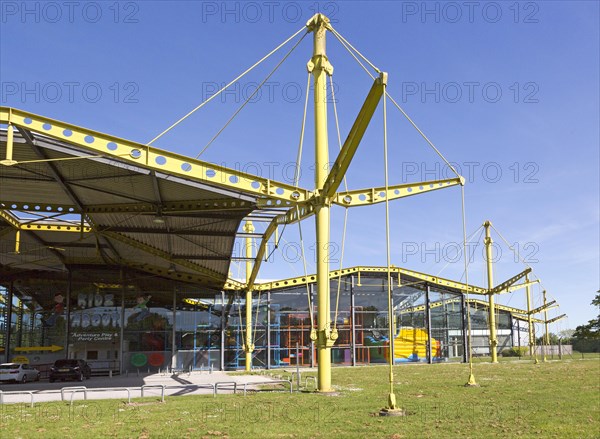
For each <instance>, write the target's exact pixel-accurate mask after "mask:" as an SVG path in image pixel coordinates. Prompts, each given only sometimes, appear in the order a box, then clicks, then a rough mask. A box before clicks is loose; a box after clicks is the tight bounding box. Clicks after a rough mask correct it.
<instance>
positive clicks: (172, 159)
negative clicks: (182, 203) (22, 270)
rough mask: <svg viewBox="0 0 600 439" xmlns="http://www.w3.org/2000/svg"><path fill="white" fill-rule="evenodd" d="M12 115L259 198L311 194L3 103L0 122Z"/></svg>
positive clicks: (291, 199)
mask: <svg viewBox="0 0 600 439" xmlns="http://www.w3.org/2000/svg"><path fill="white" fill-rule="evenodd" d="M9 118H10V122H11V123H12V124H13V125H14V126H17V127H22V128H24V129H26V130H30V131H33V132H37V133H41V134H44V135H46V136H49V137H52V138H55V139H59V140H62V141H64V142H67V143H70V144H73V145H77V146H78V147H79V148H82V149H84V150H86V151H90V152H93V153H95V154H98V155H102V156H104V157H113V158H115V159H117V160H119V161H121V162H125V163H130V164H133V165H135V166H142V167H145V168H148V169H152V170H155V171H159V172H161V173H168V174H171V175H176V176H179V177H182V178H186V179H190V180H194V181H200V182H202V183H204V184H207V185H210V186H215V187H222V188H226V189H229V190H233V191H237V192H244V193H248V194H252V195H255V196H257V197H259V198H270V199H273V200H281V202H282V205H283V206H291V205H294V204H296V203H298V202H302V201H306V200H308V199H309V198H310V197H311V196H312V193H311V192H310V191H308V190H306V189H302V188H298V187H295V186H293V185H290V184H286V183H280V182H277V181H274V180H270V179H267V178H263V177H258V176H255V175H251V174H247V173H244V172H240V171H237V170H234V169H229V168H226V167H224V166H219V165H216V164H213V163H208V162H203V161H201V160H197V159H193V158H190V157H185V156H183V155H180V154H175V153H173V152H169V151H165V150H161V149H158V148H154V147H151V146H147V145H143V144H141V143H137V142H133V141H130V140H125V139H121V138H119V137H115V136H111V135H109V134H104V133H100V132H98V131H93V130H89V129H87V128H82V127H79V126H76V125H72V124H69V123H66V122H61V121H58V120H54V119H50V118H47V117H44V116H39V115H36V114H33V113H29V112H26V111H23V110H18V109H14V108H8V107H0V123H8V122H9Z"/></svg>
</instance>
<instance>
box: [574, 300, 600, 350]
mask: <svg viewBox="0 0 600 439" xmlns="http://www.w3.org/2000/svg"><path fill="white" fill-rule="evenodd" d="M592 305H593V306H595V307H596V308H597V310H598V317H597V318H595V319H592V320H590V321H589V322H588V324H587V325H579V326H578V327H577V328H575V332H574V333H573V350H576V351H579V352H600V290H599V291H597V293H596V297H595V298H594V300H592Z"/></svg>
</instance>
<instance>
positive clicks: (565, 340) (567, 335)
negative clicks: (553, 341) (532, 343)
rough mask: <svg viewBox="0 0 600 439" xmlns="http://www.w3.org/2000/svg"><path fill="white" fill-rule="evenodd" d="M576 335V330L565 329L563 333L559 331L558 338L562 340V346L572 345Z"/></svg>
mask: <svg viewBox="0 0 600 439" xmlns="http://www.w3.org/2000/svg"><path fill="white" fill-rule="evenodd" d="M574 333H575V330H574V329H563V330H562V331H558V338H559V339H560V340H561V343H562V344H571V343H572V341H573V334H574Z"/></svg>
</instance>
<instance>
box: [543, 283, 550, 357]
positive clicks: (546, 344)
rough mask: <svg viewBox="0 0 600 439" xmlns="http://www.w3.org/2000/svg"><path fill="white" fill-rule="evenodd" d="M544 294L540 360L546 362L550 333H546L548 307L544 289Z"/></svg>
mask: <svg viewBox="0 0 600 439" xmlns="http://www.w3.org/2000/svg"><path fill="white" fill-rule="evenodd" d="M542 294H543V295H544V343H543V346H544V348H543V351H542V352H543V355H544V357H543V359H542V361H543V362H544V363H546V362H547V361H548V360H547V359H546V349H548V346H550V335H549V334H548V308H546V305H547V302H546V290H544V291H543V293H542Z"/></svg>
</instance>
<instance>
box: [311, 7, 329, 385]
mask: <svg viewBox="0 0 600 439" xmlns="http://www.w3.org/2000/svg"><path fill="white" fill-rule="evenodd" d="M328 25H329V19H328V18H327V17H325V16H324V15H322V14H316V15H315V16H314V17H312V18H311V19H310V20H309V22H308V23H307V26H308V29H309V30H310V31H312V32H313V35H314V40H313V41H314V45H313V56H312V58H311V60H310V61H309V62H308V64H307V68H308V71H309V73H312V75H313V79H314V112H315V187H316V192H317V193H319V194H320V195H321V196H318V197H317V199H316V204H315V211H316V227H317V303H318V308H317V340H316V342H317V361H318V366H319V369H318V390H319V392H331V391H332V388H331V347H332V346H333V344H334V343H335V336H334V334H332V331H331V315H330V314H331V312H330V307H331V303H330V297H329V215H330V213H329V207H330V203H331V200H329V199H324V198H323V197H322V192H323V186H324V184H325V181H326V180H327V176H328V175H329V144H328V139H327V75H331V74H332V73H333V67H332V65H331V64H330V63H329V60H328V59H327V55H326V50H325V48H326V46H325V38H326V34H327V27H328Z"/></svg>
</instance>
